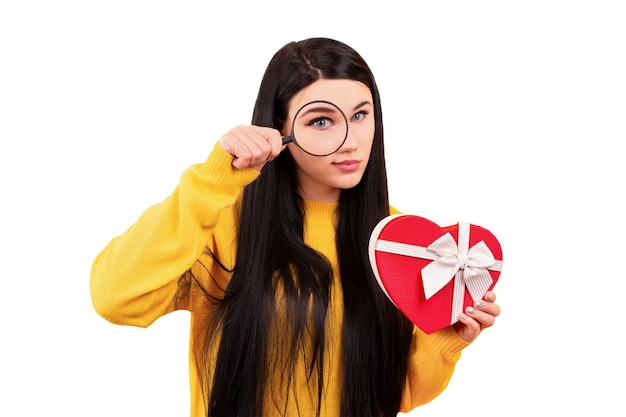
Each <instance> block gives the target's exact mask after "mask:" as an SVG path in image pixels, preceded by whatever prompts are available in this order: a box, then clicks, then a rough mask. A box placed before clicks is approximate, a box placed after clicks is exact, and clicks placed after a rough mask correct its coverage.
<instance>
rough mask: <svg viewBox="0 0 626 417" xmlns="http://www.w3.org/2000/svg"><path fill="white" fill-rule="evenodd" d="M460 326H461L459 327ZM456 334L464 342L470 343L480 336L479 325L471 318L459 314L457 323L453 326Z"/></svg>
mask: <svg viewBox="0 0 626 417" xmlns="http://www.w3.org/2000/svg"><path fill="white" fill-rule="evenodd" d="M459 324H461V326H459ZM455 327H456V328H457V333H458V334H459V336H461V337H462V338H463V339H464V340H465V341H467V342H472V341H473V340H474V339H476V338H477V337H478V335H479V334H480V330H481V329H480V327H481V326H480V323H479V322H478V321H477V320H475V319H474V318H473V317H470V315H468V314H465V313H460V314H459V322H458V323H456V324H455Z"/></svg>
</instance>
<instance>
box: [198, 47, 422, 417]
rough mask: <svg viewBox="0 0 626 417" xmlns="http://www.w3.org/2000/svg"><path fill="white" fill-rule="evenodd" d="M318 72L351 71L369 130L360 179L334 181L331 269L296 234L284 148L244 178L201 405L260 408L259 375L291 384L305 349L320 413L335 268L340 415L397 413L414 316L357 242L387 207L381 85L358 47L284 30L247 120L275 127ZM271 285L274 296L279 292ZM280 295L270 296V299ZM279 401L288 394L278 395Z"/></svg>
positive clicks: (210, 332) (297, 209)
mask: <svg viewBox="0 0 626 417" xmlns="http://www.w3.org/2000/svg"><path fill="white" fill-rule="evenodd" d="M318 79H349V80H356V81H360V82H362V83H363V84H365V85H366V86H368V87H369V89H370V91H371V93H372V98H373V102H374V117H375V125H376V127H375V133H374V142H373V146H372V151H371V156H370V160H369V162H368V165H367V169H366V170H365V173H364V176H363V178H362V180H361V182H360V183H359V184H358V185H357V186H355V187H354V188H352V189H348V190H343V191H342V193H341V197H340V201H339V214H338V226H337V233H336V246H337V256H338V259H339V272H340V274H339V275H340V276H339V277H334V276H333V272H332V267H331V265H330V263H329V262H328V260H327V259H326V258H325V257H324V256H323V255H321V254H320V253H318V252H316V251H315V250H313V249H311V248H310V247H308V246H307V245H306V244H305V243H304V239H303V227H304V209H303V201H302V198H301V197H300V196H299V195H298V194H297V193H296V189H297V188H296V180H295V178H296V175H295V168H294V160H293V158H292V157H291V155H290V153H289V152H288V151H287V150H286V151H284V152H282V153H281V154H280V155H279V156H278V157H277V158H276V159H275V160H274V161H273V162H272V163H269V164H266V166H265V167H264V168H263V170H262V173H261V175H260V176H259V177H258V178H257V179H256V180H255V181H254V182H253V183H251V184H250V185H249V186H247V187H246V188H245V189H244V193H243V196H242V200H241V207H240V214H239V216H240V220H239V221H240V223H239V230H238V236H237V241H238V249H237V264H236V266H235V268H234V270H233V271H232V276H231V278H230V283H229V285H228V288H227V289H226V291H225V293H224V297H223V298H222V299H221V300H219V303H218V307H217V309H216V311H215V314H214V315H213V316H212V320H213V322H212V324H211V326H207V337H206V339H205V340H204V346H203V349H204V351H205V352H208V351H211V349H215V346H217V345H218V344H219V349H218V350H217V356H216V357H214V358H212V359H211V360H209V359H206V358H205V360H204V363H203V364H201V366H200V368H199V369H200V370H201V372H202V373H201V375H203V378H205V379H206V380H205V390H206V393H205V394H206V401H207V406H208V410H207V412H208V415H209V416H252V415H261V414H262V411H263V407H264V404H266V403H267V402H268V401H274V402H275V403H276V404H275V405H276V407H277V408H278V409H279V410H280V409H281V407H282V410H285V407H286V406H285V404H279V403H278V401H280V400H279V399H276V398H266V397H267V396H266V393H267V392H268V391H267V389H266V385H267V384H271V383H273V382H274V381H276V380H277V378H278V381H280V382H279V387H280V389H281V390H282V391H284V392H290V389H293V383H294V382H293V381H292V376H293V374H294V372H293V370H294V369H296V366H297V364H296V359H295V358H296V357H298V355H300V356H299V357H300V358H302V357H304V358H306V360H307V362H306V363H307V378H308V381H307V382H308V384H309V387H310V391H311V392H313V393H316V397H317V403H318V414H319V412H320V407H321V398H322V390H323V387H324V354H325V345H326V343H327V340H326V338H325V331H324V329H325V326H326V320H327V311H328V306H329V299H330V288H331V285H332V282H333V280H334V279H340V280H341V282H340V284H341V287H342V289H343V299H344V300H343V301H344V316H343V334H342V339H343V340H342V347H343V348H342V349H343V351H342V352H341V360H342V363H343V373H342V375H343V383H342V391H341V415H342V416H360V417H366V416H395V415H396V414H397V412H398V409H399V406H400V402H401V398H402V391H403V387H404V384H405V382H406V376H407V368H408V349H409V345H410V340H411V332H412V325H411V324H410V322H409V321H408V320H407V319H406V318H405V317H404V316H403V315H402V314H401V313H399V311H398V310H397V309H396V308H395V307H394V306H393V304H392V303H391V302H389V300H388V299H387V297H386V296H385V295H384V294H383V293H382V291H381V290H380V288H379V287H378V284H377V282H376V279H375V277H374V275H373V274H372V271H371V267H370V265H369V260H368V259H369V258H368V252H367V245H368V241H369V235H370V233H371V231H372V229H373V228H374V226H375V225H376V223H377V222H378V221H379V220H381V219H382V218H384V217H385V216H387V215H389V200H388V190H387V177H386V168H385V159H384V147H383V122H382V111H381V104H380V96H379V92H378V88H377V86H376V83H375V80H374V76H373V74H372V72H371V70H370V68H369V67H368V65H367V64H366V62H365V61H364V60H363V58H362V57H361V56H360V55H359V54H358V53H357V52H356V51H355V50H354V49H352V48H351V47H349V46H347V45H345V44H344V43H341V42H338V41H335V40H332V39H327V38H312V39H307V40H304V41H300V42H291V43H289V44H287V45H285V46H284V47H283V48H281V49H280V50H279V51H278V52H277V53H276V54H275V55H274V57H273V58H272V59H271V61H270V63H269V65H268V67H267V69H266V72H265V74H264V76H263V79H262V82H261V86H260V89H259V93H258V96H257V100H256V103H255V107H254V113H253V116H252V124H254V125H259V126H269V127H274V128H276V129H279V130H280V129H282V127H283V125H284V123H285V121H286V117H287V111H288V107H289V101H290V99H291V98H292V97H293V96H294V95H295V94H296V93H298V92H299V91H300V90H302V89H303V88H304V87H306V86H308V85H310V84H311V83H313V82H314V81H316V80H318ZM279 294H280V297H279ZM278 299H280V306H277V303H278V301H277V300H278ZM283 401H286V400H283Z"/></svg>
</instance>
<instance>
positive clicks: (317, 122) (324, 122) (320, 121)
mask: <svg viewBox="0 0 626 417" xmlns="http://www.w3.org/2000/svg"><path fill="white" fill-rule="evenodd" d="M330 124H331V122H330V119H328V118H325V117H320V118H317V119H314V120H312V121H311V123H309V125H311V126H313V127H316V128H318V129H323V128H325V127H328V126H330Z"/></svg>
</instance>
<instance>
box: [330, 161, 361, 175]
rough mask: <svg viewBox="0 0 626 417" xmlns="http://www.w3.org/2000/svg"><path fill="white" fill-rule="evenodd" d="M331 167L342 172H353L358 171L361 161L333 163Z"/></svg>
mask: <svg viewBox="0 0 626 417" xmlns="http://www.w3.org/2000/svg"><path fill="white" fill-rule="evenodd" d="M333 165H335V166H336V167H337V168H339V169H340V170H342V171H344V172H354V171H356V170H357V169H359V166H361V161H357V160H354V159H350V160H346V161H340V162H334V163H333Z"/></svg>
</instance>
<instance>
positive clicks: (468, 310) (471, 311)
mask: <svg viewBox="0 0 626 417" xmlns="http://www.w3.org/2000/svg"><path fill="white" fill-rule="evenodd" d="M465 311H466V312H467V314H474V313H475V312H476V310H474V309H473V308H472V307H467V308H466V309H465Z"/></svg>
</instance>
